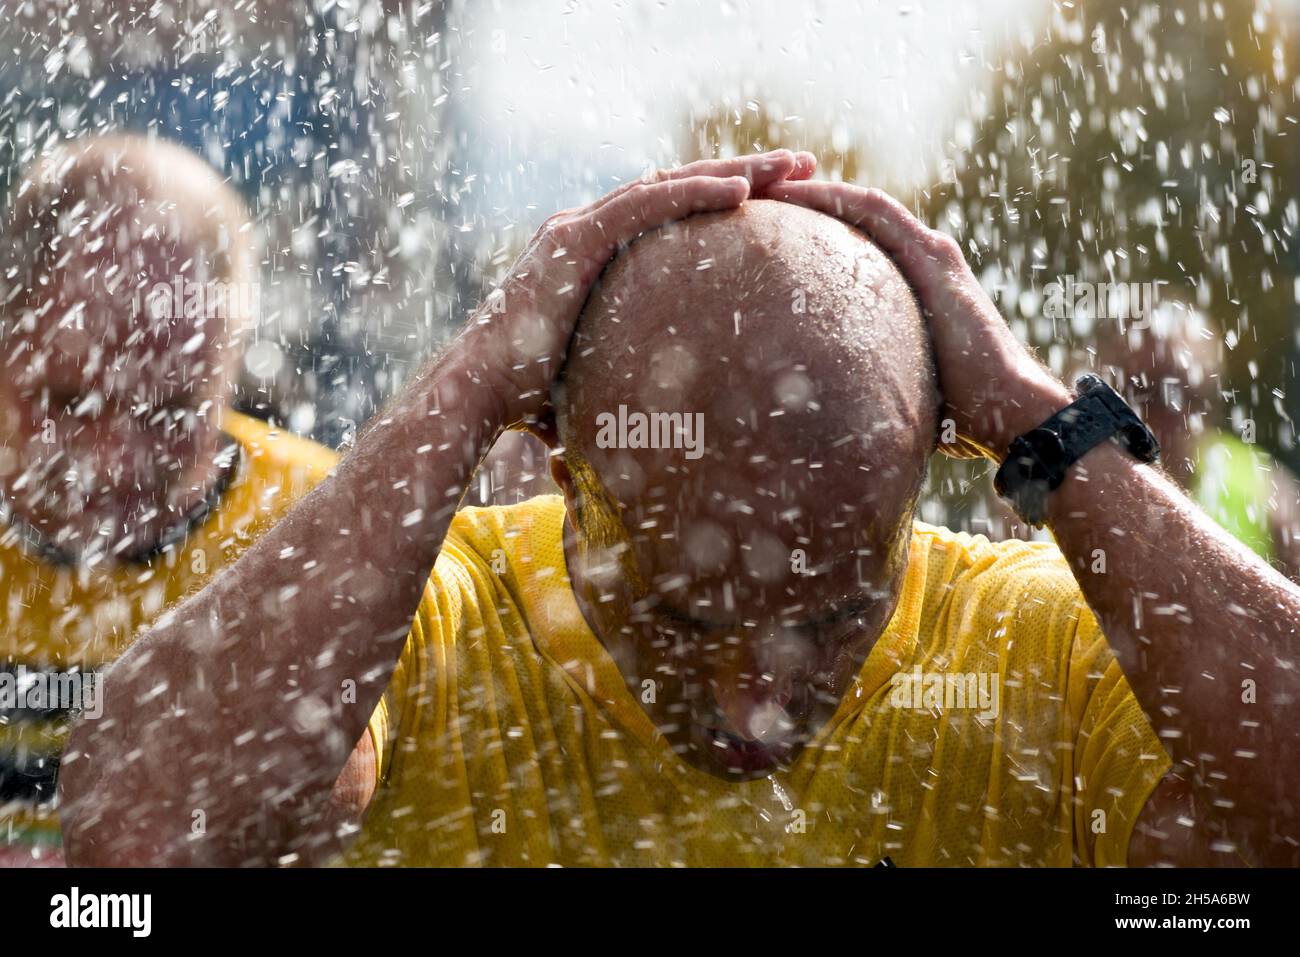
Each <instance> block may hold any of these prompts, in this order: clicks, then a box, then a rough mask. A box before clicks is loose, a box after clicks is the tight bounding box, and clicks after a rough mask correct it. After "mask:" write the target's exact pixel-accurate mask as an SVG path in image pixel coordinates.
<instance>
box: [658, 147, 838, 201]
mask: <svg viewBox="0 0 1300 957" xmlns="http://www.w3.org/2000/svg"><path fill="white" fill-rule="evenodd" d="M799 155H802V156H806V157H811V156H812V154H811V153H803V154H799ZM799 155H796V154H794V153H792V152H790V151H789V150H772V151H771V152H768V153H754V154H752V155H750V156H731V157H728V158H726V159H708V160H696V161H695V162H694V163H687V164H686V165H685V166H682V167H680V168H678V169H675V170H670V171H669V173H668V177H669V178H670V179H685V178H687V177H691V176H743V177H745V179H747V180H749V184H750V189H751V191H753V192H757V191H758V190H761V189H765V188H766V187H768V186H770V185H772V184H773V183H779V182H780V181H781V180H783V179H785V178H786V177H788V176H789V175H790V174H791V173H793V172H795V170H796V169H798V167H799ZM816 163H817V161H816V160H815V159H814V160H813V165H814V167H815V166H816Z"/></svg>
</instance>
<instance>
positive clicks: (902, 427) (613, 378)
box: [557, 200, 938, 511]
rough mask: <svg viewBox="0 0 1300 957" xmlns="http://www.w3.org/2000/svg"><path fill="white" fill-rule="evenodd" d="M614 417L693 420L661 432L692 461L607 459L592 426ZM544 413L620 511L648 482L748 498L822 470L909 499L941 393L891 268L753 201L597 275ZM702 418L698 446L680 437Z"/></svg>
mask: <svg viewBox="0 0 1300 957" xmlns="http://www.w3.org/2000/svg"><path fill="white" fill-rule="evenodd" d="M619 406H624V407H626V409H627V410H628V414H631V413H632V412H640V413H644V414H645V415H646V416H655V415H659V416H663V415H674V414H676V415H679V416H688V417H690V418H686V419H682V420H680V421H679V420H678V419H673V420H671V422H670V423H669V424H670V426H671V428H672V430H673V431H674V432H675V433H677V434H675V435H674V436H672V438H673V439H674V440H676V441H675V442H673V443H669V444H674V445H682V446H685V445H686V443H687V439H690V440H691V441H692V442H693V443H694V445H695V447H685V448H680V449H673V448H668V449H664V448H641V449H637V448H631V447H629V446H630V445H632V444H634V443H633V442H630V441H620V442H616V443H613V445H612V446H611V443H610V442H608V441H605V440H606V439H608V437H609V436H608V435H605V436H602V435H601V429H600V427H599V424H600V423H601V422H602V421H603V422H606V423H607V422H608V421H609V419H608V416H607V414H612V415H614V416H615V417H616V418H617V416H618V409H619ZM557 408H558V410H559V413H560V426H561V438H562V441H563V442H564V445H565V447H566V449H567V450H568V451H569V453H570V454H571V455H573V456H575V457H578V458H581V459H584V460H586V461H588V462H591V463H592V464H593V465H595V466H596V470H597V472H599V473H600V474H602V475H604V476H605V477H606V479H607V480H608V483H609V485H610V487H611V490H612V491H613V492H614V493H615V495H616V496H617V498H618V499H619V500H620V501H621V502H623V504H628V503H629V502H630V501H631V500H632V499H634V498H635V497H636V496H638V495H640V494H643V493H647V492H651V491H652V489H651V488H649V487H648V483H647V481H644V480H643V479H644V478H645V477H646V476H647V475H649V474H651V473H653V474H654V475H657V476H660V477H663V476H664V474H665V473H667V474H673V475H678V476H686V475H688V474H689V475H695V476H701V477H706V481H707V482H708V483H709V484H710V485H712V486H714V487H716V483H717V482H718V481H720V480H723V479H722V477H723V476H724V475H728V474H732V475H734V476H735V478H736V479H739V480H742V481H743V483H744V484H745V485H746V486H748V485H751V484H753V483H752V482H751V481H750V480H756V479H758V478H760V476H762V475H764V474H767V475H772V476H774V475H775V474H776V473H778V472H782V471H787V469H786V468H783V466H788V467H789V469H788V470H789V471H793V472H795V473H799V472H808V471H810V470H811V471H815V470H817V468H824V467H825V466H826V465H827V464H828V463H829V461H830V460H831V459H835V460H839V461H842V462H844V464H845V465H846V467H849V468H851V469H852V470H853V471H855V472H858V473H859V474H857V475H848V476H845V478H848V479H851V480H852V481H850V482H849V484H850V485H852V484H855V483H858V480H859V479H860V478H861V472H860V469H861V468H862V467H867V466H869V467H870V469H871V471H873V472H876V473H884V472H891V473H896V474H899V475H902V474H905V475H906V476H907V478H908V481H906V482H903V483H902V486H904V487H910V486H912V485H913V484H914V483H915V482H916V481H919V477H920V474H921V472H922V470H923V469H924V464H925V461H926V458H927V457H928V455H929V453H930V451H931V450H932V448H933V444H934V435H935V418H936V414H937V409H938V395H937V391H936V388H935V384H934V372H933V364H932V357H931V354H930V347H929V342H928V338H927V335H926V331H925V327H924V324H923V322H922V319H921V316H920V313H919V310H918V308H917V305H916V302H915V300H914V298H913V296H912V294H911V291H910V289H909V288H908V286H907V284H906V282H905V281H904V279H903V277H902V276H901V274H900V273H899V272H898V270H897V268H896V267H895V266H894V265H893V263H892V262H890V260H889V259H888V258H887V257H886V256H885V255H884V254H883V253H882V252H881V251H880V250H879V249H878V248H877V247H876V246H875V245H874V244H872V243H871V242H870V241H869V240H867V239H866V237H864V236H863V235H861V234H860V233H858V232H856V231H854V230H852V229H851V228H849V227H848V226H845V225H844V224H842V223H839V222H837V221H835V220H833V219H831V218H829V217H827V216H824V215H822V214H820V213H817V212H814V211H811V210H807V209H804V208H801V207H797V206H792V205H789V204H784V203H778V202H773V201H764V200H754V201H750V202H749V203H746V204H745V206H744V207H743V208H741V209H738V210H735V211H730V212H726V213H714V214H708V215H703V216H696V217H692V218H690V219H687V220H685V221H683V222H680V223H677V224H674V225H673V226H671V227H669V228H666V229H663V230H659V231H656V232H654V233H651V234H649V235H647V236H645V237H643V238H642V239H641V240H639V241H638V242H637V243H636V244H634V245H633V246H632V247H631V248H630V249H628V250H627V251H626V252H624V253H623V254H622V255H620V256H619V257H618V258H617V259H616V260H615V261H614V262H613V263H612V264H611V265H610V267H609V268H608V269H607V270H606V272H605V274H604V276H603V277H602V278H601V281H600V283H599V285H598V286H597V288H596V289H595V290H594V291H593V293H592V295H591V298H590V300H589V301H588V303H587V306H586V309H585V311H584V312H583V315H582V318H581V319H580V320H579V322H578V326H577V331H576V334H575V338H574V343H573V346H572V348H571V350H570V356H569V360H568V364H567V366H566V369H565V373H564V378H563V384H562V389H561V393H560V396H559V401H558V403H557ZM602 416H605V418H603V419H602ZM700 417H702V422H701V424H702V426H703V429H702V431H703V435H702V436H700V435H698V434H691V435H689V436H688V435H686V434H685V433H684V431H683V428H682V427H683V426H688V425H691V424H693V422H694V421H696V420H697V419H699V418H700ZM660 421H661V422H662V421H663V420H662V418H661V419H660ZM623 438H624V439H627V438H629V437H628V436H624V437H623ZM661 444H662V443H661ZM674 452H677V453H679V454H674ZM627 453H631V454H627ZM746 463H749V464H750V465H752V466H754V467H753V468H747V467H745V464H746ZM815 463H816V464H817V466H816V468H813V467H812V466H813V465H814V464H815ZM786 477H787V478H794V476H786ZM786 497H787V496H778V498H781V499H784V498H786ZM781 504H782V510H783V511H785V510H787V509H788V507H789V505H790V502H788V501H783V502H782V503H781ZM882 504H883V503H882ZM899 507H900V508H901V507H902V503H899Z"/></svg>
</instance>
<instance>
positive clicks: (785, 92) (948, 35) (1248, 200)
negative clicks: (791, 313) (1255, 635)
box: [0, 0, 1300, 534]
mask: <svg viewBox="0 0 1300 957" xmlns="http://www.w3.org/2000/svg"><path fill="white" fill-rule="evenodd" d="M1298 18H1300V4H1297V3H1295V2H1286V3H1269V2H1262V0H1259V2H1257V0H1221V2H1204V0H1161V2H1158V3H1156V2H1133V0H1123V2H1121V0H1099V2H1083V0H1076V2H1061V0H1058V2H1050V0H985V2H981V3H969V2H961V0H930V2H902V3H894V2H861V3H851V2H835V3H831V2H807V3H800V4H790V3H776V2H752V3H743V2H739V0H698V2H695V0H682V2H672V0H660V2H648V0H625V2H619V3H580V2H576V0H527V2H524V0H516V2H507V0H496V2H482V0H480V2H474V3H467V2H437V0H425V2H420V0H382V2H381V0H349V2H343V0H329V2H311V3H309V2H300V3H293V2H287V0H233V2H231V0H223V2H216V0H210V2H166V0H156V2H154V0H141V2H134V3H133V2H122V0H112V2H110V0H81V2H77V3H71V2H63V0H40V2H38V0H26V2H11V0H0V189H3V191H4V193H6V194H7V193H8V192H9V189H10V187H11V185H12V184H13V182H14V179H15V176H16V175H17V173H18V171H19V170H21V169H22V168H23V167H25V166H26V165H27V164H28V163H30V162H31V161H32V160H33V159H34V158H36V157H37V156H39V155H40V154H41V152H42V151H43V150H48V149H49V148H50V147H51V146H52V145H54V144H56V143H59V142H63V141H67V140H71V139H75V138H77V137H80V136H85V135H90V134H94V133H103V132H109V131H112V130H119V129H125V130H135V131H141V132H147V133H150V134H152V135H156V136H158V137H162V138H167V139H171V140H175V141H178V142H181V143H184V144H185V145H187V146H189V147H190V148H192V149H194V150H195V151H197V152H198V153H199V154H200V155H202V156H203V157H205V158H206V159H207V160H208V162H210V163H211V164H212V165H214V166H215V167H216V168H217V169H219V170H220V171H221V172H222V173H223V175H225V176H227V177H229V179H230V180H231V182H232V183H234V184H235V185H236V186H237V188H238V189H239V191H240V192H241V194H242V195H243V197H244V199H245V201H246V202H247V204H248V206H249V208H250V209H251V210H252V212H253V214H254V216H255V219H256V223H257V226H258V230H259V237H258V239H259V243H260V246H261V253H260V256H261V260H260V261H261V279H260V282H261V291H260V296H259V304H260V314H259V317H258V321H257V327H256V331H255V333H254V334H253V339H252V341H251V343H250V346H249V349H248V352H247V354H246V356H245V359H244V368H243V370H242V381H241V385H240V390H239V399H238V406H239V408H241V409H243V410H245V411H249V412H251V413H252V414H254V415H256V416H259V417H261V418H264V419H270V420H272V421H274V422H276V423H277V424H279V425H282V426H284V427H287V428H289V429H291V430H293V431H295V432H299V433H302V434H306V435H310V436H312V437H314V438H317V439H319V440H321V441H323V442H325V443H327V444H329V445H332V446H335V447H338V446H340V445H346V444H347V442H348V441H349V439H350V436H351V435H353V434H354V433H355V430H356V428H357V427H358V426H359V425H360V424H361V423H363V422H364V421H365V420H366V419H367V418H368V417H369V416H371V415H372V414H373V413H374V412H375V411H376V409H377V408H379V407H380V406H381V405H382V403H383V402H384V400H385V399H386V398H387V397H388V396H390V395H392V394H393V392H394V391H395V390H396V389H398V388H399V387H400V386H401V384H402V382H403V381H404V380H405V378H406V377H408V376H409V375H411V374H412V372H413V371H414V370H415V369H416V368H418V366H419V364H420V363H421V362H422V361H423V360H425V359H426V358H428V357H429V356H430V355H432V354H433V353H435V352H436V350H437V349H438V347H439V345H440V343H442V342H443V341H444V340H445V339H446V338H447V337H448V336H449V335H450V334H451V333H452V332H453V331H454V330H455V329H456V327H457V326H458V325H459V324H460V322H461V321H462V320H463V319H464V317H465V315H466V314H467V311H468V310H469V309H471V308H472V307H473V306H474V305H475V304H476V303H477V301H478V300H479V299H480V297H481V296H482V295H483V294H484V292H485V291H486V290H488V289H490V288H491V287H492V285H493V284H494V282H495V281H496V280H497V279H498V278H499V277H500V276H501V275H502V274H503V273H504V271H505V270H506V268H507V267H508V266H509V264H510V262H511V261H512V260H513V258H514V256H515V255H516V254H517V252H518V251H519V250H520V249H521V248H522V246H523V244H524V242H525V241H526V240H527V238H528V237H529V236H530V235H531V233H532V231H533V230H534V229H535V228H536V227H537V226H538V225H539V224H540V223H541V221H542V220H544V219H545V218H546V217H547V216H549V215H550V214H551V213H552V212H554V211H556V210H558V209H560V208H563V207H567V206H571V205H574V204H577V203H580V202H585V201H588V200H591V199H593V198H595V197H597V196H599V195H601V194H602V193H604V192H606V191H608V190H609V189H611V188H612V187H613V186H615V185H617V184H618V183H620V182H623V181H625V180H627V179H629V178H632V177H636V176H638V175H640V174H641V173H642V172H644V171H645V170H647V169H650V168H654V167H656V166H668V165H675V164H677V163H680V162H683V161H686V160H689V159H693V158H698V157H701V156H717V155H730V154H734V153H741V152H749V151H752V150H755V149H764V148H770V147H775V146H786V147H790V148H806V149H812V150H814V151H816V152H817V153H818V155H819V156H820V157H821V159H822V175H824V176H829V177H832V178H837V179H845V180H850V181H853V182H858V183H862V184H870V185H876V186H881V187H883V188H885V189H887V190H889V191H891V192H893V193H894V194H895V195H897V196H899V197H900V198H901V199H903V201H904V202H906V203H907V204H908V205H909V206H910V207H911V208H912V209H913V210H914V211H916V212H917V213H918V215H920V216H921V217H922V218H923V219H924V220H925V221H927V222H928V223H929V224H931V225H932V226H934V227H936V228H939V229H942V230H945V231H947V232H949V233H951V234H952V235H953V236H955V237H956V238H958V239H959V240H960V241H961V243H962V244H963V246H964V248H965V250H966V253H967V258H968V260H969V261H970V263H971V265H972V267H973V268H974V269H975V272H976V274H977V275H978V276H979V277H980V279H981V281H982V282H983V283H984V285H985V287H986V288H987V289H988V291H989V292H990V294H991V295H992V296H993V297H994V299H995V301H996V302H998V304H999V305H1000V307H1001V309H1002V311H1003V314H1004V315H1005V316H1006V317H1007V319H1008V321H1009V322H1010V323H1011V325H1012V328H1013V329H1014V330H1015V332H1016V334H1017V335H1018V336H1020V337H1021V338H1022V339H1023V340H1024V341H1025V342H1027V343H1029V344H1030V345H1032V346H1033V347H1035V348H1036V349H1037V350H1038V351H1039V354H1040V355H1041V356H1042V357H1043V358H1044V359H1045V360H1046V361H1048V362H1049V363H1050V365H1051V366H1052V368H1053V369H1054V370H1055V371H1056V372H1057V373H1058V374H1061V375H1063V376H1068V375H1071V374H1072V373H1073V372H1075V371H1076V370H1079V369H1082V368H1084V367H1086V366H1088V365H1089V364H1090V363H1091V364H1096V362H1097V356H1096V349H1097V346H1098V336H1099V322H1098V317H1097V316H1096V315H1092V314H1090V310H1089V308H1087V307H1081V308H1080V309H1077V310H1072V314H1071V315H1069V316H1059V315H1058V316H1052V315H1049V312H1051V310H1048V309H1046V308H1045V303H1046V300H1047V299H1048V297H1049V296H1050V287H1051V285H1052V284H1053V283H1061V282H1062V281H1063V277H1067V276H1068V277H1074V279H1077V280H1081V281H1086V282H1092V283H1101V282H1110V283H1114V282H1132V283H1139V284H1143V283H1146V284H1153V285H1154V287H1155V288H1156V289H1157V290H1158V292H1159V296H1160V298H1161V299H1162V300H1165V301H1169V302H1174V303H1177V304H1179V305H1180V308H1183V309H1185V310H1186V311H1189V312H1190V311H1194V312H1195V313H1196V315H1197V316H1198V317H1199V319H1200V320H1202V322H1201V324H1200V325H1198V327H1197V328H1198V329H1200V330H1201V332H1200V333H1199V334H1200V335H1202V336H1204V337H1206V338H1207V339H1212V340H1213V342H1214V344H1215V345H1216V347H1219V352H1220V353H1221V356H1222V360H1221V361H1222V372H1221V376H1220V378H1219V379H1218V380H1217V384H1218V391H1219V392H1220V395H1219V398H1220V399H1221V400H1222V401H1220V402H1218V403H1217V404H1216V405H1215V407H1214V411H1213V412H1212V413H1211V415H1212V417H1214V418H1215V419H1216V421H1214V422H1212V423H1211V424H1212V425H1213V426H1214V427H1216V428H1218V429H1221V430H1224V431H1228V432H1232V433H1235V434H1237V435H1239V436H1243V437H1245V436H1246V435H1247V433H1249V435H1248V441H1249V442H1251V443H1252V444H1258V446H1259V448H1260V449H1261V450H1263V451H1266V452H1268V453H1271V454H1272V455H1273V456H1274V457H1276V459H1277V460H1278V461H1280V462H1285V463H1287V464H1288V465H1290V466H1291V467H1292V468H1296V467H1300V452H1298V451H1297V449H1296V445H1295V435H1294V428H1293V418H1294V417H1295V415H1296V414H1297V411H1298V410H1297V408H1296V400H1295V393H1296V386H1295V384H1294V381H1293V380H1294V379H1295V378H1296V371H1295V359H1296V353H1297V349H1298V348H1300V331H1298V330H1297V322H1296V303H1297V298H1300V274H1298V269H1300V263H1298V262H1297V253H1296V249H1295V236H1294V234H1295V231H1296V229H1297V225H1298V220H1300V211H1298V210H1297V206H1296V201H1295V199H1294V198H1293V191H1292V184H1294V183H1295V182H1296V177H1297V175H1298V174H1300V155H1297V143H1296V137H1297V135H1300V130H1298V129H1297V121H1298V119H1300V108H1297V104H1296V92H1297V84H1296V80H1295V78H1294V76H1293V70H1292V67H1291V61H1292V58H1293V57H1294V53H1293V51H1292V49H1291V47H1292V45H1293V43H1294V37H1295V34H1296V28H1297V26H1300V19H1298ZM508 441H509V442H510V443H512V451H511V454H510V456H507V457H506V459H505V461H506V463H507V464H506V465H503V466H498V467H497V471H496V472H492V471H491V470H489V471H488V472H487V473H485V474H484V475H483V476H481V477H480V482H479V483H478V485H477V487H476V489H475V490H474V491H473V492H472V493H471V499H475V498H477V499H478V500H481V501H489V500H495V501H512V500H514V499H515V498H517V497H522V496H523V495H525V494H528V493H530V492H532V491H535V490H537V489H538V488H541V487H544V482H545V480H544V479H541V478H537V479H534V477H533V476H534V475H535V474H536V473H540V472H541V471H542V467H543V459H544V456H543V455H542V454H541V453H540V452H539V451H538V449H537V448H536V447H535V446H530V445H529V444H528V442H529V440H526V439H523V438H521V437H518V436H512V437H511V438H509V439H508ZM510 463H513V465H511V464H510ZM988 472H989V466H988V464H986V463H975V464H971V463H953V462H947V461H944V462H939V461H937V460H936V465H935V468H934V469H933V470H932V474H931V477H930V482H929V486H928V488H927V491H926V495H925V499H924V502H923V506H922V516H923V517H924V518H925V519H926V520H929V521H934V522H945V523H948V524H951V525H953V526H954V527H964V528H969V529H971V530H973V531H986V532H988V533H990V534H1019V533H1023V532H1024V530H1016V529H1014V528H1012V527H1011V526H1010V525H1009V524H1008V523H1009V516H1008V515H1007V514H1006V513H1005V512H1004V511H1002V510H1000V508H999V506H998V505H997V504H996V502H994V501H993V500H992V498H991V496H990V495H989V494H988V485H989V476H988Z"/></svg>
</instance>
